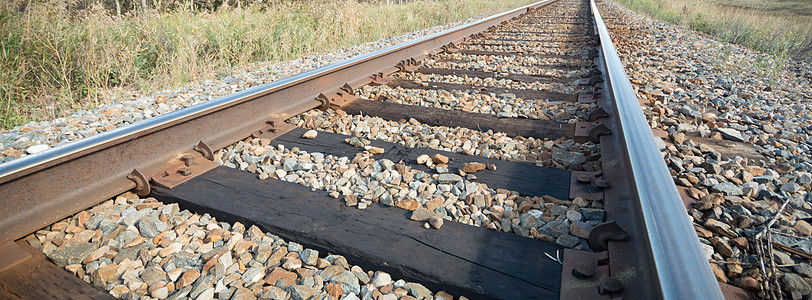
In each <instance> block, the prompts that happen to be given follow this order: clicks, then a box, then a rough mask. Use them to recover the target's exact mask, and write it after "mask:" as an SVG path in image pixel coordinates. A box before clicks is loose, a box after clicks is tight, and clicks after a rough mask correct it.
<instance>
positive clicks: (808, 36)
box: [615, 0, 812, 61]
mask: <svg viewBox="0 0 812 300" xmlns="http://www.w3.org/2000/svg"><path fill="white" fill-rule="evenodd" d="M615 1H617V2H618V3H620V4H621V5H623V6H626V7H627V8H630V9H632V10H634V11H636V12H640V13H644V14H647V15H649V16H652V17H654V18H656V19H659V20H662V21H665V22H669V23H673V24H677V25H681V26H685V27H688V28H690V29H692V30H695V31H699V32H703V33H707V34H709V35H712V36H714V37H715V38H716V39H718V40H720V41H723V42H730V43H734V44H740V45H743V46H746V47H748V48H751V49H755V50H758V51H762V52H766V53H770V54H773V55H774V56H776V58H778V59H779V60H780V59H784V58H789V57H794V58H798V59H804V60H807V61H812V4H810V2H809V1H807V0H711V1H703V0H615Z"/></svg>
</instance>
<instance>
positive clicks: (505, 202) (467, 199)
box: [215, 130, 606, 249]
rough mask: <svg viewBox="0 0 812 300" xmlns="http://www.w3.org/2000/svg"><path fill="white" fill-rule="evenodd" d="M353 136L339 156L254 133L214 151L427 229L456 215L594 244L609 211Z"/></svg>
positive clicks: (231, 163) (244, 166)
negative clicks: (487, 180) (387, 154)
mask: <svg viewBox="0 0 812 300" xmlns="http://www.w3.org/2000/svg"><path fill="white" fill-rule="evenodd" d="M314 134H316V135H317V133H316V131H315V130H314V131H312V132H308V133H306V134H305V136H306V137H305V136H303V137H302V138H314V137H315V136H314ZM316 138H317V137H316ZM347 143H349V144H351V145H355V146H356V147H364V148H365V149H366V151H362V152H360V153H359V154H358V155H356V156H355V157H338V156H333V155H325V154H323V153H317V152H314V153H309V152H306V151H301V150H299V149H298V148H292V149H288V148H286V147H284V145H278V146H277V147H272V146H262V145H263V144H264V145H267V142H263V141H262V140H260V139H247V140H246V141H241V142H239V143H237V144H235V145H232V146H229V147H227V148H225V149H223V150H221V151H218V152H217V153H216V155H215V157H216V158H217V159H219V160H221V161H222V162H223V165H224V166H226V167H232V168H238V169H240V170H247V171H249V172H253V173H257V174H258V176H259V179H262V180H265V179H267V178H278V179H280V180H283V181H288V182H294V183H299V184H301V185H305V186H308V187H311V188H313V189H321V190H325V191H328V192H330V195H331V196H332V197H334V198H341V201H344V203H345V204H346V205H347V206H355V207H357V208H358V209H365V208H366V207H368V206H369V205H370V204H372V203H373V202H376V203H382V204H384V205H387V206H393V207H399V208H402V209H407V210H410V211H412V214H411V219H412V220H415V221H421V222H426V221H429V223H426V224H424V225H425V226H426V227H427V228H428V227H430V225H431V226H434V227H435V228H439V227H440V226H441V225H442V220H450V221H457V222H461V223H465V224H468V225H473V226H478V227H486V228H488V229H492V230H501V231H504V232H512V233H515V234H518V235H522V236H526V237H532V238H537V239H540V240H545V241H550V242H553V241H554V242H556V243H558V244H560V245H562V246H565V247H570V248H575V249H583V248H584V247H588V246H587V244H586V240H585V239H584V238H586V237H588V233H589V228H591V226H593V225H596V224H598V223H600V222H602V221H603V220H604V219H605V216H606V212H605V211H604V210H603V209H602V204H601V203H598V202H592V203H590V202H589V201H586V200H584V199H582V198H576V199H574V200H573V201H568V200H559V199H555V198H553V197H550V196H544V197H524V196H520V195H519V194H518V193H516V192H513V191H509V190H505V189H498V188H497V189H493V188H491V187H488V186H487V185H485V184H482V183H478V182H476V174H475V173H476V172H488V171H489V170H488V169H487V168H489V167H490V166H486V165H484V164H480V165H478V166H477V165H476V164H471V166H470V168H471V169H469V170H471V172H470V174H459V175H458V174H453V173H448V169H447V167H446V166H447V165H446V163H447V162H448V158H447V157H444V156H442V155H437V156H432V157H429V156H428V155H427V154H424V155H421V157H419V158H418V163H421V164H426V165H427V166H430V167H432V168H433V169H434V170H435V171H436V173H435V172H432V173H427V172H424V171H420V170H414V169H412V168H411V167H409V166H407V165H405V164H403V163H400V162H393V161H391V160H388V159H380V160H376V159H375V158H374V154H375V153H378V154H380V153H382V151H383V149H380V148H376V147H370V146H368V144H369V141H368V140H365V139H363V138H358V137H352V138H349V139H347ZM468 168H469V166H466V168H465V169H468ZM474 170H476V171H474ZM336 201H339V200H336ZM437 223H439V224H440V226H437ZM416 226H417V225H416ZM441 230H442V229H441Z"/></svg>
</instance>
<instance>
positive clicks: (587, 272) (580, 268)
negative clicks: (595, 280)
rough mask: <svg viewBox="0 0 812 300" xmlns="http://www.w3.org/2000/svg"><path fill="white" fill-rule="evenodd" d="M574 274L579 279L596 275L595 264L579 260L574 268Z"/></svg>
mask: <svg viewBox="0 0 812 300" xmlns="http://www.w3.org/2000/svg"><path fill="white" fill-rule="evenodd" d="M572 276H574V277H575V278H578V279H587V278H590V277H592V276H595V265H594V264H589V263H586V262H578V263H576V264H575V267H574V268H573V269H572Z"/></svg>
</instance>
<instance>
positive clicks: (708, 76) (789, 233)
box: [600, 1, 812, 299]
mask: <svg viewBox="0 0 812 300" xmlns="http://www.w3.org/2000/svg"><path fill="white" fill-rule="evenodd" d="M600 6H601V7H602V10H606V13H604V15H605V16H607V18H606V20H607V22H608V25H609V26H610V27H613V29H612V34H613V39H615V45H616V46H617V48H618V52H619V54H620V56H621V59H622V61H623V63H624V65H625V67H626V70H627V73H628V74H629V78H630V80H631V81H632V84H633V85H634V87H635V90H636V91H637V94H638V97H639V98H640V99H642V100H644V101H646V102H648V103H647V105H646V106H645V107H644V110H645V114H646V116H647V117H648V119H649V122H650V125H651V126H652V128H654V129H658V130H663V131H665V132H667V134H668V137H667V140H668V142H670V143H671V144H672V145H667V144H665V143H663V145H664V147H663V154H664V156H665V160H666V163H667V164H668V165H669V167H670V169H671V171H672V174H673V175H674V180H675V182H676V183H677V185H678V186H682V187H686V188H688V189H689V194H691V195H692V196H693V198H695V199H696V201H697V202H696V203H695V204H693V208H692V209H691V210H690V211H689V215H690V216H691V217H692V218H693V220H694V227H695V228H696V231H697V234H698V236H699V238H700V241H701V242H702V245H703V246H704V248H705V250H706V254H707V256H708V259H709V260H710V261H711V262H712V263H711V267H712V269H713V271H714V273H715V275H716V278H717V280H718V281H720V282H725V283H728V284H733V285H736V286H739V287H741V288H744V289H748V290H751V291H754V292H756V293H761V292H762V289H763V288H764V286H762V284H763V283H764V282H765V281H766V282H770V285H771V287H770V289H771V290H773V291H777V292H778V293H781V292H783V293H784V295H785V297H787V298H791V299H801V298H804V299H807V298H809V297H810V295H812V287H810V283H812V266H810V260H809V259H806V258H803V257H802V256H798V255H794V254H792V253H790V252H787V251H782V250H781V249H778V248H777V247H773V250H772V251H773V254H774V257H773V259H774V262H775V264H776V265H779V266H783V267H778V268H777V272H776V273H775V276H774V278H772V279H768V280H765V279H767V278H766V277H765V274H764V272H763V271H762V270H760V268H759V267H758V266H759V263H760V261H762V260H763V259H766V260H767V271H769V269H770V265H769V257H767V256H762V255H759V254H758V253H759V252H758V248H759V244H761V243H758V239H757V238H756V235H757V234H759V233H770V235H771V237H772V240H773V242H775V243H778V244H781V245H785V246H787V247H794V248H796V249H797V250H800V251H803V252H807V253H812V239H810V234H812V226H810V225H809V223H808V221H810V217H812V216H810V214H809V213H808V212H810V211H812V210H810V209H812V205H810V202H811V201H812V193H810V192H809V191H810V188H811V186H810V183H812V174H811V173H812V161H810V151H809V150H810V144H812V139H810V135H809V129H810V127H809V126H810V125H812V113H810V107H809V101H810V100H812V94H810V93H812V83H810V81H812V66H810V64H809V63H807V62H802V61H794V60H786V61H784V65H783V68H782V69H780V70H779V72H778V73H777V74H776V76H774V77H770V74H769V73H770V71H771V70H774V69H772V68H773V67H774V64H775V63H777V61H776V60H775V59H774V58H773V57H771V56H770V55H766V54H763V53H759V52H756V51H751V50H748V49H745V48H743V47H739V46H736V45H731V44H724V43H719V42H717V41H714V40H712V39H710V38H708V37H707V36H705V35H702V34H698V33H695V32H692V31H690V30H687V29H684V28H680V27H676V26H673V25H670V24H665V23H662V22H659V21H654V20H651V19H647V18H643V17H640V16H638V15H636V14H634V13H632V12H630V11H628V10H626V9H625V8H621V7H619V6H616V5H615V4H614V3H611V2H609V1H603V2H601V3H600ZM602 12H603V11H602ZM617 20H623V23H622V24H620V23H618V22H617ZM709 140H710V141H713V140H717V141H723V142H724V143H725V144H728V145H738V146H739V147H744V148H751V149H755V151H757V152H758V153H760V154H761V155H762V157H760V158H754V157H751V158H750V159H748V158H744V157H742V156H738V154H737V153H735V152H734V153H732V154H728V153H730V151H727V152H726V151H724V149H722V147H718V146H714V145H713V143H710V142H708V141H709ZM786 202H788V203H789V206H788V207H787V208H786V209H785V210H784V211H783V212H782V213H781V214H780V216H778V213H779V211H780V208H781V206H782V204H783V203H786ZM776 218H777V219H778V221H777V222H776V223H775V224H774V225H772V227H771V229H769V230H768V228H767V225H768V224H769V222H770V221H771V220H774V219H776ZM764 250H766V249H764ZM764 253H767V252H764ZM769 273H772V272H769ZM774 283H778V284H779V285H780V286H781V290H777V289H776V288H775V285H774Z"/></svg>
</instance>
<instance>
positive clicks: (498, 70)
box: [391, 58, 592, 94]
mask: <svg viewBox="0 0 812 300" xmlns="http://www.w3.org/2000/svg"><path fill="white" fill-rule="evenodd" d="M421 64H422V65H423V66H425V67H427V68H437V69H449V70H454V69H457V70H459V69H464V70H474V71H480V72H488V73H490V74H492V75H491V77H487V78H479V77H468V76H455V75H439V74H430V73H429V74H423V73H420V72H415V73H406V72H398V73H395V74H392V75H391V76H392V77H393V78H395V79H405V80H418V81H419V82H418V81H416V83H423V82H444V83H454V84H466V85H474V86H485V87H495V88H509V89H522V90H531V91H550V92H559V93H566V94H575V93H587V92H592V89H590V88H583V87H579V86H578V84H577V82H576V81H577V80H578V79H580V78H581V77H585V76H586V75H588V74H589V70H552V69H546V70H539V71H540V72H541V73H544V74H539V72H534V71H528V70H527V69H524V70H517V69H514V68H510V67H506V68H502V67H494V66H490V64H491V63H483V64H467V65H464V64H459V63H439V64H438V63H436V60H434V58H428V59H426V60H424V61H422V62H421ZM509 74H525V75H542V76H554V77H555V78H561V79H565V80H566V82H549V83H542V82H538V81H536V82H523V81H513V80H511V79H497V78H494V77H496V76H507V75H509ZM426 84H428V83H426Z"/></svg>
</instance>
